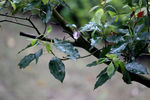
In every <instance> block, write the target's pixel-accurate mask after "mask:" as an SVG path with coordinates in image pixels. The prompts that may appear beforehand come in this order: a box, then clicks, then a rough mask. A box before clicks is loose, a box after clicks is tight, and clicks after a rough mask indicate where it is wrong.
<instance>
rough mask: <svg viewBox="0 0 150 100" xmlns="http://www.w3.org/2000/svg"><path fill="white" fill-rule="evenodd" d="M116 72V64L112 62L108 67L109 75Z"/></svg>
mask: <svg viewBox="0 0 150 100" xmlns="http://www.w3.org/2000/svg"><path fill="white" fill-rule="evenodd" d="M114 72H115V67H114V64H113V63H112V62H111V63H110V64H109V65H108V67H107V75H108V76H109V77H112V75H113V74H114Z"/></svg>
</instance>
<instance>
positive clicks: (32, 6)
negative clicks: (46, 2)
mask: <svg viewBox="0 0 150 100" xmlns="http://www.w3.org/2000/svg"><path fill="white" fill-rule="evenodd" d="M40 6H41V0H38V1H35V0H33V1H32V2H30V3H28V4H27V5H26V7H24V12H27V11H32V10H34V9H35V8H38V7H40Z"/></svg>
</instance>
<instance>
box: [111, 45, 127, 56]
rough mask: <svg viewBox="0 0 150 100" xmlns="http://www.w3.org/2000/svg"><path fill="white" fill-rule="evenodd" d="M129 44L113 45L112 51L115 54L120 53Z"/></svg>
mask: <svg viewBox="0 0 150 100" xmlns="http://www.w3.org/2000/svg"><path fill="white" fill-rule="evenodd" d="M126 46H127V43H123V44H121V45H120V44H119V45H116V46H115V47H113V48H112V49H111V53H113V54H117V53H120V52H121V51H123V50H124V49H125V48H126Z"/></svg>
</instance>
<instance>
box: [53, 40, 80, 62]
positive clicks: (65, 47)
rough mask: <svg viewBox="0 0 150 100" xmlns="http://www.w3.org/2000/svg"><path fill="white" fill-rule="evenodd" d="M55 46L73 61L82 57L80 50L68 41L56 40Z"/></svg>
mask: <svg viewBox="0 0 150 100" xmlns="http://www.w3.org/2000/svg"><path fill="white" fill-rule="evenodd" d="M54 46H55V47H56V48H57V49H58V50H60V51H61V52H64V53H65V54H66V55H67V56H68V57H69V58H70V59H72V60H76V59H77V58H79V57H80V55H79V53H78V50H77V49H76V48H75V47H74V46H73V45H72V44H70V43H69V42H67V41H62V40H59V39H54Z"/></svg>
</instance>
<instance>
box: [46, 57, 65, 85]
mask: <svg viewBox="0 0 150 100" xmlns="http://www.w3.org/2000/svg"><path fill="white" fill-rule="evenodd" d="M49 69H50V73H51V74H52V75H53V76H54V77H55V78H56V79H57V80H59V81H61V82H63V80H64V78H65V65H64V64H63V62H62V61H61V60H60V59H59V58H57V57H53V58H52V59H51V60H50V62H49Z"/></svg>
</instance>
